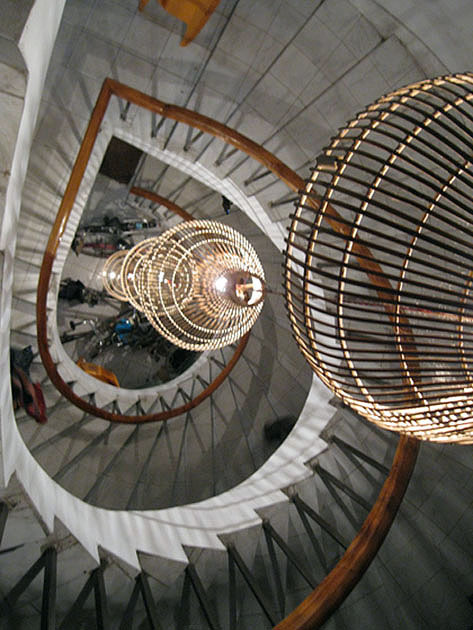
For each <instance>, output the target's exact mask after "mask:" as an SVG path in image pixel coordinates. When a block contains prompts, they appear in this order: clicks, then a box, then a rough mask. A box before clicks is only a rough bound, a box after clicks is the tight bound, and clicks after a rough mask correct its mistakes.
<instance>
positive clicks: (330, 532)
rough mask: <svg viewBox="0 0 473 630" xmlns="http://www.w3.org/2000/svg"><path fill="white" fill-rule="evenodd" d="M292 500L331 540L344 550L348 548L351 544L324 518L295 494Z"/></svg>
mask: <svg viewBox="0 0 473 630" xmlns="http://www.w3.org/2000/svg"><path fill="white" fill-rule="evenodd" d="M291 500H292V501H293V502H294V503H295V504H296V506H299V507H300V508H301V509H302V510H303V511H304V512H305V513H306V514H307V516H310V518H311V519H312V520H313V521H315V522H316V523H317V524H318V525H320V527H321V528H322V529H324V530H325V531H326V532H327V534H328V535H329V536H330V537H331V538H333V539H334V540H335V541H336V542H337V543H338V544H339V545H341V546H342V547H343V548H344V549H346V548H347V547H348V544H349V543H348V542H347V541H345V540H344V539H343V537H342V536H340V534H339V533H338V532H337V531H335V529H334V528H333V527H332V526H331V525H330V523H328V522H327V521H326V520H325V519H324V518H322V517H321V516H319V514H317V512H316V511H315V510H313V509H312V508H311V507H310V506H309V505H307V503H306V502H305V501H303V500H302V499H301V498H300V496H299V495H298V494H294V495H293V496H292V497H291Z"/></svg>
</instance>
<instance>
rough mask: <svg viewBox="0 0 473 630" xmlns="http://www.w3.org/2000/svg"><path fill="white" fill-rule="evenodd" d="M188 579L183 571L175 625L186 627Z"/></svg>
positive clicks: (188, 594) (187, 617)
mask: <svg viewBox="0 0 473 630" xmlns="http://www.w3.org/2000/svg"><path fill="white" fill-rule="evenodd" d="M190 587H191V584H190V579H189V576H188V575H187V573H184V582H183V583H182V594H181V602H180V606H179V610H178V614H177V617H178V619H177V627H178V628H187V626H188V625H189V616H190V615H189V604H190V601H189V600H190Z"/></svg>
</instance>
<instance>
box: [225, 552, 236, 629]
mask: <svg viewBox="0 0 473 630" xmlns="http://www.w3.org/2000/svg"><path fill="white" fill-rule="evenodd" d="M227 557H228V617H229V627H230V630H236V627H237V608H236V571H235V561H234V560H233V558H232V556H231V555H230V554H229V553H227Z"/></svg>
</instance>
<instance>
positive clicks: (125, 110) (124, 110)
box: [120, 99, 131, 120]
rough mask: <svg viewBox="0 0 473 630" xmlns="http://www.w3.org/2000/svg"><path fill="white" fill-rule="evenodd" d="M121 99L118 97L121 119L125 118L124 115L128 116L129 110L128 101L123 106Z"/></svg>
mask: <svg viewBox="0 0 473 630" xmlns="http://www.w3.org/2000/svg"><path fill="white" fill-rule="evenodd" d="M121 103H122V102H121V99H120V118H121V120H126V117H127V116H128V112H129V111H130V105H131V103H130V101H128V102H127V104H126V105H125V107H122V104H121Z"/></svg>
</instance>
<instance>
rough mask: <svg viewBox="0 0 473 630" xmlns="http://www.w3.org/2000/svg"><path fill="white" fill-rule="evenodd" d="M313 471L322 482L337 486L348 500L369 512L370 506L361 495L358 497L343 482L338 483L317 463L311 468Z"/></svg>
mask: <svg viewBox="0 0 473 630" xmlns="http://www.w3.org/2000/svg"><path fill="white" fill-rule="evenodd" d="M313 469H314V470H315V471H316V472H318V473H319V475H320V476H321V477H322V479H323V480H324V481H325V480H328V481H329V482H330V483H332V484H333V485H334V486H337V488H340V490H341V491H342V492H344V493H345V494H346V495H347V496H349V497H350V499H353V501H355V503H358V505H361V507H363V508H364V509H365V510H367V511H368V512H369V511H370V510H371V508H372V505H371V504H370V503H368V501H367V500H366V499H364V498H363V497H362V496H361V495H359V494H358V492H355V490H353V489H352V488H350V487H349V486H347V485H346V484H345V483H343V481H340V479H337V477H335V476H334V475H332V473H330V472H329V471H328V470H325V468H322V466H321V465H320V464H318V463H317V464H315V465H314V466H313Z"/></svg>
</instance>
